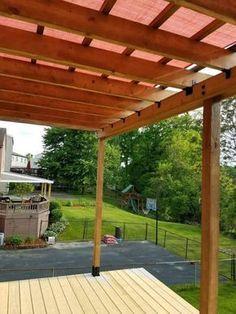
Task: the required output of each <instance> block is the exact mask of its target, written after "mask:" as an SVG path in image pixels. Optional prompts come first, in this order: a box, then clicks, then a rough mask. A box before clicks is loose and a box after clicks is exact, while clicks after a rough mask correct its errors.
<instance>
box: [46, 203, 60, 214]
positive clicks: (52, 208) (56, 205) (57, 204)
mask: <svg viewBox="0 0 236 314" xmlns="http://www.w3.org/2000/svg"><path fill="white" fill-rule="evenodd" d="M54 209H61V204H60V203H59V202H57V201H51V202H50V205H49V210H50V212H51V211H52V210H54Z"/></svg>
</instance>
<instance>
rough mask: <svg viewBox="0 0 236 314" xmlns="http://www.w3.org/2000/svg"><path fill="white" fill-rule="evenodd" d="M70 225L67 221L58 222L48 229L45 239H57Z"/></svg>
mask: <svg viewBox="0 0 236 314" xmlns="http://www.w3.org/2000/svg"><path fill="white" fill-rule="evenodd" d="M67 225H68V222H67V221H58V222H55V223H53V224H51V225H50V226H49V227H48V229H47V230H46V231H45V232H44V235H43V237H44V238H48V237H55V238H56V237H57V236H58V234H59V233H61V232H62V231H64V230H65V228H66V226H67Z"/></svg>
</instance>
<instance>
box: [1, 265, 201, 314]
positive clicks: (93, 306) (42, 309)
mask: <svg viewBox="0 0 236 314" xmlns="http://www.w3.org/2000/svg"><path fill="white" fill-rule="evenodd" d="M0 300H1V313H2V314H5V313H8V314H11V313H22V314H25V313H50V314H51V313H63V314H66V313H198V311H197V310H196V309H195V308H194V307H192V306H191V305H190V304H189V303H188V302H186V301H185V300H184V299H182V298H181V297H180V296H178V295H177V294H176V293H175V292H173V291H172V290H171V289H170V288H168V287H167V286H166V285H164V284H163V283H162V282H161V281H159V280H158V279H156V278H155V277H154V276H152V275H151V274H150V273H149V272H147V271H146V270H145V269H144V268H134V269H124V270H115V271H105V272H101V273H100V276H99V277H93V276H92V275H91V274H80V275H72V276H63V277H51V278H43V279H31V280H21V281H12V282H3V283H0Z"/></svg>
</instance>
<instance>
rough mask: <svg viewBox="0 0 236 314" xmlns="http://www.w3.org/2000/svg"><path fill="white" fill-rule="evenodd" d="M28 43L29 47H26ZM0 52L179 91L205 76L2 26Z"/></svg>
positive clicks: (0, 27) (0, 28)
mask: <svg viewBox="0 0 236 314" xmlns="http://www.w3.org/2000/svg"><path fill="white" fill-rule="evenodd" d="M16 37H17V38H18V39H17V41H16V40H15V38H16ZM29 42H30V43H31V44H30V45H28V43H29ZM0 51H2V52H4V53H10V54H13V55H20V56H24V57H29V58H31V59H40V60H45V61H49V62H54V63H58V64H63V65H68V66H72V67H79V68H80V67H81V68H84V69H87V70H92V71H97V72H102V73H105V74H108V75H117V76H121V77H125V78H128V79H134V80H138V81H143V82H148V83H153V84H162V85H167V86H176V87H180V88H181V87H185V86H186V85H191V81H192V79H193V78H194V80H195V81H197V82H198V81H199V80H202V79H204V78H206V75H204V74H201V73H197V75H195V74H194V73H191V72H190V71H187V70H184V69H181V68H177V67H173V66H170V65H162V64H158V63H156V62H153V61H148V60H144V59H139V58H136V57H131V56H129V57H127V56H124V55H122V54H119V53H116V52H112V51H107V50H102V49H98V48H94V47H84V46H83V45H80V44H76V43H72V42H69V41H65V40H61V39H57V38H53V37H49V36H40V37H38V36H37V34H34V33H31V32H28V31H23V30H19V29H15V28H12V27H7V26H2V25H1V26H0ZM231 59H232V56H231ZM228 60H229V59H228ZM229 61H230V60H229ZM231 63H232V62H231V61H230V64H231ZM227 67H228V66H227ZM189 77H190V78H189Z"/></svg>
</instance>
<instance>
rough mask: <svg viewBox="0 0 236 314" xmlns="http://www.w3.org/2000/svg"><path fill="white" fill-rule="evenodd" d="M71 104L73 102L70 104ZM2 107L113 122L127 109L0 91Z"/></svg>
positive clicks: (125, 112)
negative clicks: (114, 108) (117, 109)
mask: <svg viewBox="0 0 236 314" xmlns="http://www.w3.org/2000/svg"><path fill="white" fill-rule="evenodd" d="M68 105H71V104H68ZM0 107H1V108H3V107H4V108H5V107H6V109H8V110H10V109H13V110H19V111H21V110H23V111H24V110H25V111H27V110H28V111H30V112H31V113H34V112H35V113H38V112H39V113H41V114H45V115H47V114H49V115H53V116H59V117H65V116H66V117H68V118H75V119H79V118H87V120H88V121H91V123H93V121H94V120H95V121H96V120H102V121H104V122H105V123H112V122H114V121H116V120H117V119H121V118H124V117H125V115H127V111H124V112H123V111H116V110H114V111H112V110H111V109H104V110H103V109H102V108H99V107H98V108H94V107H93V106H86V105H74V106H73V107H72V106H67V104H66V102H61V103H60V102H59V101H55V100H51V99H42V98H41V97H38V98H36V97H34V96H28V95H20V94H15V93H13V94H12V93H9V92H1V91H0Z"/></svg>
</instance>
